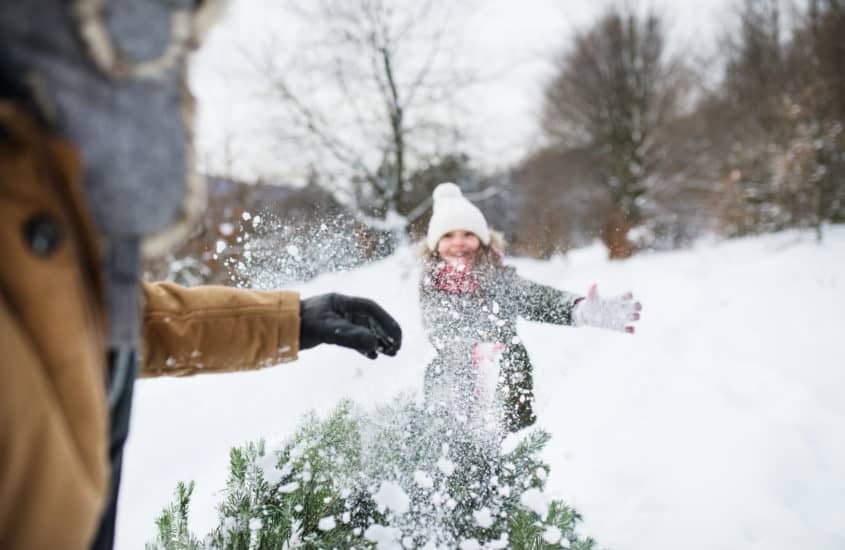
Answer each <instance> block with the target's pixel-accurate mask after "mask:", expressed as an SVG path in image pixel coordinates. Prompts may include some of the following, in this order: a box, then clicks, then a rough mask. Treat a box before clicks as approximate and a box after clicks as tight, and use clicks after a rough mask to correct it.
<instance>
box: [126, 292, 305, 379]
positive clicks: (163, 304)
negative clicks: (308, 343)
mask: <svg viewBox="0 0 845 550" xmlns="http://www.w3.org/2000/svg"><path fill="white" fill-rule="evenodd" d="M142 285H143V292H144V313H143V316H144V319H143V338H144V341H143V347H142V349H143V351H142V362H141V373H140V374H141V376H187V375H192V374H198V373H203V372H232V371H241V370H252V369H257V368H261V367H264V366H270V365H275V364H277V363H281V362H286V361H293V360H295V359H296V357H297V353H298V352H299V336H300V334H299V332H300V317H299V311H300V302H299V294H298V293H296V292H291V291H284V290H283V291H258V290H246V289H236V288H229V287H224V286H211V285H208V286H198V287H193V288H186V287H182V286H179V285H176V284H173V283H167V282H157V283H148V282H144V283H142Z"/></svg>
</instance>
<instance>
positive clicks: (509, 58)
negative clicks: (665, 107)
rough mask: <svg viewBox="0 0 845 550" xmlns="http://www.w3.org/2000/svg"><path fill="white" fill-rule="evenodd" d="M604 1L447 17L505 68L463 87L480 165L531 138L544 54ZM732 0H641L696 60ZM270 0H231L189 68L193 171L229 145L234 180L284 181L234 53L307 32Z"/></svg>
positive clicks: (260, 109) (539, 2) (490, 61)
mask: <svg viewBox="0 0 845 550" xmlns="http://www.w3.org/2000/svg"><path fill="white" fill-rule="evenodd" d="M611 1H612V0H519V1H515V0H487V1H483V2H474V3H472V4H469V3H467V4H466V6H473V7H472V8H470V9H466V10H464V14H462V15H461V16H460V18H461V20H460V21H458V22H457V24H458V28H459V29H460V32H461V33H462V36H461V37H460V40H461V43H462V51H461V52H460V54H462V55H463V56H464V58H465V59H468V60H469V61H470V62H471V63H477V64H478V66H479V67H482V68H484V69H485V70H490V69H495V68H498V67H508V68H509V70H507V71H506V72H503V73H502V76H501V77H498V78H496V79H495V80H491V81H489V82H487V83H486V84H485V85H484V86H482V87H478V88H476V89H475V90H474V91H473V94H474V95H473V97H472V106H473V108H474V109H475V112H474V115H475V116H474V118H473V119H474V121H475V125H474V128H471V129H470V131H469V134H470V136H471V138H472V139H473V141H474V142H475V143H477V148H476V149H475V150H474V151H472V152H473V154H474V155H475V156H476V159H475V160H476V161H477V162H479V163H482V164H484V165H485V166H486V167H495V166H496V165H499V166H504V165H506V164H509V163H511V162H514V161H516V160H518V159H519V158H521V157H522V156H524V155H525V153H526V152H527V151H529V150H530V149H531V148H532V147H534V146H536V144H537V143H538V140H539V136H538V132H537V114H538V109H539V105H540V97H541V91H542V87H543V83H544V82H545V81H546V80H547V79H548V78H549V75H550V71H551V60H552V59H553V58H554V56H555V54H556V53H559V52H560V51H562V50H563V49H564V48H565V47H567V45H569V44H571V41H572V37H573V34H574V33H575V31H576V30H578V29H583V28H585V27H586V26H588V25H589V24H590V23H591V22H592V21H594V20H595V18H596V17H597V16H598V15H599V14H600V13H601V12H602V11H603V10H604V9H605V7H606V6H607V5H608V4H610V3H611ZM739 1H740V0H650V1H649V2H645V1H642V2H639V3H637V5H639V6H654V7H655V8H656V9H657V10H658V11H659V12H661V13H663V14H664V15H665V18H666V22H667V23H668V26H669V28H670V44H671V47H672V48H673V49H676V50H678V51H684V52H688V54H689V55H694V56H701V55H705V54H707V53H708V52H710V51H711V50H712V48H713V45H714V41H715V40H716V38H717V37H718V36H719V34H720V33H722V32H724V25H725V23H726V21H729V20H730V17H729V15H730V12H731V11H732V10H733V9H735V6H736V5H737V4H738V3H739ZM280 4H283V2H279V1H278V0H275V1H272V0H234V1H233V2H232V4H231V5H230V7H229V9H228V12H227V13H226V15H225V17H224V18H223V20H222V21H221V22H220V23H218V25H217V27H216V28H214V29H213V30H212V32H211V33H210V35H209V37H208V39H207V41H206V43H205V44H204V45H203V47H202V49H201V50H200V51H199V52H198V53H197V54H196V55H195V57H194V60H193V64H192V75H191V76H192V86H193V89H194V93H195V95H196V96H197V98H198V100H199V111H198V136H197V143H198V149H199V158H200V164H201V167H202V168H203V169H208V170H212V171H219V170H221V169H222V168H223V166H224V165H225V161H224V157H225V156H226V155H225V154H224V152H223V151H224V143H225V142H226V141H227V139H228V142H229V151H230V153H231V154H230V156H229V157H228V158H230V159H231V160H230V162H231V165H230V166H231V169H232V171H234V172H235V174H236V175H237V176H239V177H241V178H245V179H248V180H252V179H255V178H257V177H262V176H263V177H265V178H267V177H269V178H279V177H286V172H285V170H284V164H285V158H284V156H283V155H282V156H280V155H279V153H278V151H277V150H276V149H275V148H274V146H273V143H272V142H271V141H270V140H268V138H267V137H266V128H262V118H263V117H262V113H264V112H265V109H264V106H263V104H262V103H261V101H260V100H258V99H257V94H258V89H259V84H258V83H257V82H256V77H255V75H254V74H252V72H251V71H250V70H249V69H248V68H247V67H245V63H244V57H243V51H244V50H245V49H246V50H249V49H251V48H254V47H255V45H256V44H257V43H258V42H260V40H261V38H262V37H266V36H270V35H272V36H275V37H277V38H281V42H282V43H283V44H287V45H288V47H291V48H295V44H296V43H297V41H298V39H299V38H300V36H301V34H302V33H307V32H308V29H307V28H304V29H303V28H297V27H296V26H295V25H294V24H293V23H292V21H291V19H290V18H288V17H286V16H285V14H284V12H283V11H282V8H281V7H280Z"/></svg>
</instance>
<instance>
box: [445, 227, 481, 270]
mask: <svg viewBox="0 0 845 550" xmlns="http://www.w3.org/2000/svg"><path fill="white" fill-rule="evenodd" d="M480 246H481V241H480V240H478V237H476V236H475V233H472V232H470V231H464V230H461V229H458V230H455V231H449V232H448V233H446V234H445V235H443V236H442V237H441V238H440V241H439V242H438V243H437V253H438V254H439V255H440V257H441V258H443V259H444V260H446V261H447V262H449V263H453V264H463V265H465V266H466V267H471V266H472V263H473V261H474V260H475V254H476V253H477V252H478V248H479V247H480Z"/></svg>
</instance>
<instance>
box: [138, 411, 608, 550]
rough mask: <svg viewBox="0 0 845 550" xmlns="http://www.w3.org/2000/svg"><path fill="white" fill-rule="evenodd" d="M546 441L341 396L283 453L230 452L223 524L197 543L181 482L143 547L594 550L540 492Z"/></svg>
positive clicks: (558, 505) (561, 507) (542, 436)
mask: <svg viewBox="0 0 845 550" xmlns="http://www.w3.org/2000/svg"><path fill="white" fill-rule="evenodd" d="M548 440H549V435H548V434H547V433H545V432H542V431H539V430H535V431H531V432H527V433H521V434H517V435H511V436H509V437H507V438H504V439H503V438H502V436H501V435H500V434H499V433H498V432H496V431H490V430H488V429H484V428H483V427H481V426H479V425H476V424H474V423H472V422H471V421H469V420H467V419H466V418H465V417H460V416H456V415H453V414H449V413H448V411H443V410H434V409H427V408H425V407H424V406H422V405H419V404H417V403H415V402H414V401H413V400H412V399H410V398H407V397H400V398H398V399H396V400H395V401H393V402H392V403H390V404H389V405H385V406H383V407H382V408H380V409H377V410H375V411H374V412H371V413H365V412H364V411H362V410H360V409H359V408H357V407H355V406H354V405H353V404H352V403H350V402H344V403H342V404H341V405H340V406H338V407H337V409H336V410H335V411H334V412H333V413H332V414H331V415H329V416H328V418H326V419H325V420H321V419H319V418H317V417H316V416H314V415H311V416H309V417H307V418H306V419H305V420H304V422H303V423H302V425H301V426H300V428H299V429H298V431H297V432H296V434H295V435H294V436H293V437H292V438H291V439H290V440H289V441H288V442H287V443H286V444H285V445H284V446H283V448H281V449H278V450H268V449H266V448H265V445H264V443H263V442H259V443H250V444H247V445H245V446H243V447H241V448H236V449H232V451H231V459H230V473H229V480H228V483H227V486H226V489H225V490H224V491H223V495H224V499H223V502H222V503H221V504H220V505H219V513H220V521H219V523H218V525H217V526H216V527H215V528H214V529H213V530H212V532H211V533H209V534H208V535H206V537H205V538H204V539H202V542H200V539H198V538H197V537H196V536H194V535H192V534H191V533H190V532H189V530H188V529H187V523H188V508H187V506H188V502H189V499H190V490H187V491H186V490H185V487H184V486H183V485H181V484H180V490H179V491H178V493H177V499H176V500H177V501H176V503H174V504H171V505H170V506H168V507H167V508H165V510H164V511H163V513H162V515H161V516H160V518H159V519H158V521H157V525H158V527H159V529H158V531H159V533H158V538H157V539H156V541H155V542H152V543H150V544H148V548H165V549H170V548H197V547H203V546H206V547H211V548H233V549H235V548H243V549H246V548H379V549H382V548H383V549H390V548H396V549H403V548H430V549H435V548H448V549H454V548H462V549H472V548H477V549H481V548H491V549H492V548H538V549H542V548H573V549H577V550H584V549H591V548H593V547H594V542H593V541H592V540H591V539H589V538H583V537H582V536H580V535H578V534H576V531H575V527H576V525H577V523H578V522H579V519H580V518H579V516H578V514H577V513H576V512H575V511H574V510H572V509H571V508H569V507H568V506H566V505H565V504H563V503H562V502H560V501H557V500H551V499H549V498H548V497H547V496H546V495H545V494H544V492H543V488H544V485H545V480H546V476H547V473H548V466H546V465H545V464H543V463H542V462H541V461H540V459H539V458H538V457H539V451H540V450H541V449H542V448H543V446H544V445H545V444H546V443H547V442H548ZM174 525H175V526H177V527H178V528H176V529H174V528H173V526H174Z"/></svg>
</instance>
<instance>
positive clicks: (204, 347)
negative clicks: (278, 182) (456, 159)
mask: <svg viewBox="0 0 845 550" xmlns="http://www.w3.org/2000/svg"><path fill="white" fill-rule="evenodd" d="M219 4H220V2H209V1H205V2H203V1H197V0H168V1H163V0H161V1H152V0H151V1H143V2H136V1H132V0H76V1H68V0H31V1H27V2H3V3H2V4H0V196H2V200H0V250H2V252H3V262H2V264H0V300H2V302H0V350H2V358H0V548H3V549H4V550H15V549H24V548H26V549H41V548H45V549H47V548H50V549H54V548H62V549H85V548H98V549H108V548H112V546H113V540H114V523H115V517H116V503H117V496H118V488H119V484H120V471H121V458H122V452H123V445H124V442H125V440H126V436H127V432H128V429H129V416H130V409H131V402H132V388H133V384H134V381H135V378H136V376H138V375H140V376H160V375H175V376H184V375H191V374H195V373H199V372H229V371H239V370H247V369H256V368H260V367H263V366H270V365H275V364H278V363H283V362H287V361H293V360H294V359H296V357H297V354H298V352H299V351H300V350H304V349H308V348H310V347H313V346H316V345H318V344H321V343H332V344H337V345H340V346H345V347H349V348H353V349H356V350H358V351H359V352H361V353H363V354H364V355H366V356H367V357H369V358H375V357H377V355H378V354H379V353H385V354H387V355H395V354H396V352H397V351H398V350H399V347H400V345H401V337H402V335H401V330H400V328H399V325H398V324H397V323H396V321H395V320H394V319H393V318H392V317H391V316H390V315H388V314H387V313H386V312H385V311H384V310H383V309H382V308H380V307H379V306H378V305H377V304H375V303H374V302H372V301H369V300H366V299H361V298H353V297H347V296H342V295H338V294H328V295H322V296H317V297H313V298H308V299H302V300H300V297H299V295H298V294H297V293H295V292H290V291H269V292H259V291H251V290H239V289H231V288H225V287H212V286H206V287H196V288H191V289H188V288H184V287H180V286H177V285H173V284H170V283H146V282H142V281H141V280H140V276H141V261H142V258H143V257H146V256H156V255H160V254H163V253H165V252H166V251H167V250H169V249H170V248H171V247H173V246H174V245H175V244H176V243H178V242H180V241H181V240H183V239H184V238H185V237H186V236H187V234H188V232H189V231H190V230H191V229H192V227H193V225H194V222H195V221H196V220H197V218H198V216H199V215H200V214H201V213H202V211H203V210H204V208H205V189H204V183H203V181H202V178H200V177H199V176H198V175H197V174H196V173H195V172H194V159H193V153H192V117H193V99H192V96H191V94H190V91H189V90H188V88H187V83H186V74H187V61H188V55H189V54H190V51H191V50H192V49H193V48H195V47H196V46H197V45H198V44H199V43H200V41H201V38H202V35H203V32H204V30H205V29H207V28H208V25H209V23H210V21H212V20H213V19H215V16H216V15H219V14H220V12H221V8H220V5H219ZM284 392H285V388H280V393H281V394H284Z"/></svg>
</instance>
